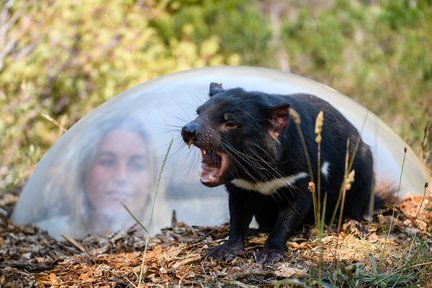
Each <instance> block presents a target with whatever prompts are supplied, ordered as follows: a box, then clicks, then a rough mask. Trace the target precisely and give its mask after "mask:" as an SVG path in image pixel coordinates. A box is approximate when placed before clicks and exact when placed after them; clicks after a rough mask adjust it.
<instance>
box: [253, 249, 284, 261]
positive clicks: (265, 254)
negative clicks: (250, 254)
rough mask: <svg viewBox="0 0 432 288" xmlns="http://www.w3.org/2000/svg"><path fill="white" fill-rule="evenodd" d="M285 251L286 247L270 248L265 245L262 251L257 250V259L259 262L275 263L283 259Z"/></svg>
mask: <svg viewBox="0 0 432 288" xmlns="http://www.w3.org/2000/svg"><path fill="white" fill-rule="evenodd" d="M284 252H285V251H284V249H278V248H269V247H267V246H264V247H263V248H262V249H261V250H260V251H258V252H257V254H256V259H257V262H258V263H264V264H274V263H276V262H279V261H280V260H282V258H283V254H284Z"/></svg>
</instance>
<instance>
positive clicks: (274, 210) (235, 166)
mask: <svg viewBox="0 0 432 288" xmlns="http://www.w3.org/2000/svg"><path fill="white" fill-rule="evenodd" d="M209 94H210V99H209V100H208V101H207V102H205V103H204V104H203V105H202V106H200V107H199V108H198V109H197V113H198V117H197V118H196V119H195V120H193V121H192V122H190V123H188V124H187V125H186V126H184V127H183V129H182V136H183V139H184V141H185V142H186V143H188V144H194V145H195V146H197V147H198V148H200V149H202V150H203V151H204V150H205V153H204V154H203V172H202V173H203V174H202V175H203V177H202V182H203V183H204V184H205V185H208V186H217V185H220V184H225V186H226V188H227V190H228V192H229V211H230V233H229V239H228V241H227V242H225V243H224V244H223V245H221V246H218V247H216V248H213V250H210V252H209V256H212V257H215V258H217V259H226V260H229V259H230V258H232V257H234V256H235V255H238V254H241V253H242V251H243V246H244V244H243V243H244V240H245V234H246V232H247V230H248V226H249V224H250V222H251V220H252V218H253V216H255V219H256V220H257V222H258V224H259V227H260V230H261V231H264V232H268V233H270V234H269V237H268V239H267V241H266V243H265V245H264V247H263V249H262V250H261V251H260V252H259V253H258V260H259V261H265V262H273V261H276V260H278V259H280V257H281V256H282V255H283V252H284V247H285V243H286V240H287V239H288V237H289V236H291V235H293V233H294V232H295V231H296V230H297V229H298V228H299V227H301V226H302V225H303V224H305V223H311V222H313V219H314V217H313V215H314V214H313V213H314V211H313V201H312V193H311V192H310V191H309V190H308V184H309V182H310V181H311V180H312V179H311V177H310V172H309V171H310V170H309V166H308V161H307V158H306V156H305V152H304V146H303V145H302V141H301V138H300V135H299V132H298V130H297V127H296V124H295V122H294V120H293V117H291V116H290V110H291V109H293V110H295V111H296V112H297V113H298V115H299V116H300V119H301V124H300V125H301V130H302V133H303V135H304V139H305V143H306V146H307V151H308V154H309V157H310V163H311V166H312V170H313V176H314V181H315V182H316V180H317V175H318V171H317V155H318V153H317V143H316V142H315V137H316V134H315V131H314V127H315V120H316V117H317V115H318V113H319V112H320V111H323V113H324V124H323V127H322V132H321V134H322V142H321V153H320V155H321V156H320V157H321V161H320V162H321V164H323V163H325V162H327V163H329V169H328V175H327V177H325V175H321V181H320V185H321V197H320V198H321V200H322V199H323V198H324V194H327V205H326V210H327V211H328V212H329V213H328V214H327V218H328V216H329V214H330V213H332V212H333V210H334V207H335V205H336V201H337V199H338V196H339V193H340V190H341V185H342V183H343V179H344V171H345V155H346V148H347V141H348V140H349V143H350V144H349V157H350V159H351V158H352V157H354V162H353V164H352V168H351V170H355V181H354V182H353V183H352V187H351V189H350V190H349V191H347V194H346V200H345V206H344V210H343V212H344V213H343V216H344V218H351V219H354V220H361V218H362V216H364V215H365V214H367V212H368V207H369V199H370V193H371V191H372V189H373V187H374V173H373V159H372V154H371V151H370V149H369V147H368V146H367V145H366V144H364V143H363V141H362V140H361V139H360V135H359V133H358V131H357V129H356V128H355V127H354V126H353V125H352V124H351V123H350V122H348V120H347V119H346V118H345V117H344V116H342V114H341V113H339V112H338V111H337V110H336V109H335V108H334V107H332V106H331V105H330V104H329V103H327V102H326V101H324V100H322V99H320V98H318V97H315V96H313V95H308V94H293V95H272V94H266V93H261V92H246V91H244V90H243V89H241V88H236V89H230V90H223V89H222V85H220V84H212V85H211V86H210V93H209ZM358 141H359V142H358ZM356 143H358V148H357V150H356V151H354V150H355V146H356ZM223 157H225V158H224V159H225V160H223ZM224 163H225V164H224ZM221 165H225V166H226V167H225V166H223V167H225V169H223V170H222V168H220V166H221ZM302 172H304V173H306V174H301V173H302ZM210 175H211V176H210ZM289 175H302V176H304V177H299V179H298V180H297V181H295V182H294V183H292V184H291V185H288V186H284V187H280V188H279V189H277V191H273V192H272V193H269V194H268V195H264V194H263V193H260V192H257V191H252V190H250V189H244V188H239V186H241V185H238V184H236V181H237V180H236V181H234V179H242V181H243V180H246V181H248V183H257V182H268V181H271V180H272V179H276V178H281V177H285V176H289ZM305 175H306V176H305ZM316 186H317V185H316Z"/></svg>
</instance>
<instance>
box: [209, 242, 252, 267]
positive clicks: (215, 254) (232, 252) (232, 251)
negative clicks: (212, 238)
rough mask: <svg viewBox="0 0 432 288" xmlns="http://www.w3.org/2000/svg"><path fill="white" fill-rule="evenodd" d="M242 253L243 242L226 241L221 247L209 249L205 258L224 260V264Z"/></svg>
mask: <svg viewBox="0 0 432 288" xmlns="http://www.w3.org/2000/svg"><path fill="white" fill-rule="evenodd" d="M243 253H244V250H243V242H242V241H236V242H230V241H227V242H225V243H224V244H222V245H219V246H216V247H213V248H211V249H209V252H208V253H207V257H211V258H214V259H216V260H225V261H226V262H228V261H231V260H232V259H234V257H236V256H238V255H241V254H243Z"/></svg>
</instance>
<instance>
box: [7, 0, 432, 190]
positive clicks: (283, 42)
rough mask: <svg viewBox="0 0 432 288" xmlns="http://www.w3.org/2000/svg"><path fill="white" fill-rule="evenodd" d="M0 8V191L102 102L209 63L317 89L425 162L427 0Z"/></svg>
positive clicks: (75, 2) (14, 4)
mask: <svg viewBox="0 0 432 288" xmlns="http://www.w3.org/2000/svg"><path fill="white" fill-rule="evenodd" d="M0 3H1V4H0V5H1V6H0V113H1V119H0V135H1V140H0V149H1V151H2V156H1V159H0V193H4V192H5V191H11V190H13V189H15V188H16V187H20V186H21V185H22V184H23V183H24V182H25V181H26V179H27V178H28V176H29V175H30V174H31V172H32V171H33V168H34V165H35V164H37V162H38V161H39V160H40V158H41V157H42V155H43V154H44V153H45V152H46V150H47V149H48V148H49V147H50V146H51V145H52V144H53V143H54V142H55V141H56V140H57V139H58V137H59V136H60V135H61V134H62V133H63V132H64V131H65V129H67V128H69V127H70V126H71V125H73V124H74V123H75V122H76V121H77V120H79V119H80V118H82V117H83V116H84V115H86V114H87V113H88V112H90V111H91V110H92V109H94V108H96V107H97V106H98V105H99V104H101V103H103V102H104V101H106V100H107V99H109V98H111V97H113V96H114V95H116V94H118V93H120V92H122V91H124V90H126V89H128V88H130V87H132V86H134V85H136V84H138V83H141V82H144V81H146V80H149V79H153V78H156V77H158V76H161V75H164V74H167V73H172V72H175V71H181V70H185V69H190V68H196V67H204V66H212V65H249V66H262V67H269V68H275V69H281V70H286V71H290V72H293V73H296V74H300V75H303V76H306V77H308V78H311V79H314V80H317V81H319V82H322V83H325V84H327V85H329V86H331V87H333V88H335V89H337V90H339V91H341V92H342V93H344V94H346V95H348V96H350V97H352V98H353V99H355V100H356V101H358V102H360V103H361V104H363V105H365V106H366V107H368V108H369V109H370V110H372V111H373V112H374V113H376V114H377V115H379V116H380V117H381V118H382V119H383V120H384V121H385V122H386V123H387V124H388V125H390V127H392V128H393V129H394V130H395V131H396V132H397V133H398V134H399V135H400V136H401V137H402V138H403V139H404V140H406V141H407V142H408V143H409V144H411V145H412V146H413V148H414V150H415V151H416V152H417V153H418V154H419V155H421V156H422V157H423V158H424V159H425V161H429V162H428V164H429V165H431V161H432V160H431V159H430V150H429V151H424V150H425V149H431V148H430V147H431V145H430V142H431V139H430V137H431V132H430V130H431V128H430V127H431V126H430V125H429V126H427V123H430V122H431V118H432V117H431V113H432V112H431V110H432V105H431V104H432V96H431V92H430V91H432V21H431V19H432V1H430V0H429V1H426V0H423V1H415V0H392V1H373V0H370V1H360V0H358V1H323V0H308V1H300V0H292V1H276V0H255V1H247V0H227V1H217V0H177V1H176V0H162V1H157V0H136V1H133V0H109V1H102V0H91V1H84V0H71V1H54V0H45V1H36V0H27V1H21V0H3V1H2V2H0ZM427 127H429V128H427ZM427 131H429V132H428V133H426V132H427ZM422 147H423V148H422ZM425 147H426V148H425ZM427 147H429V148H427Z"/></svg>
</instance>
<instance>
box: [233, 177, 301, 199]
mask: <svg viewBox="0 0 432 288" xmlns="http://www.w3.org/2000/svg"><path fill="white" fill-rule="evenodd" d="M308 176H309V174H307V173H306V172H299V173H297V174H294V175H290V176H286V177H282V178H276V179H272V180H270V181H266V182H250V181H247V180H244V179H234V180H232V181H231V183H232V184H234V186H237V187H239V188H242V189H245V190H249V191H256V192H259V193H261V194H264V195H271V194H273V193H275V192H276V191H277V190H279V189H280V188H283V187H288V186H292V185H293V184H294V183H295V182H296V181H298V180H300V179H303V178H306V177H308Z"/></svg>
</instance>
